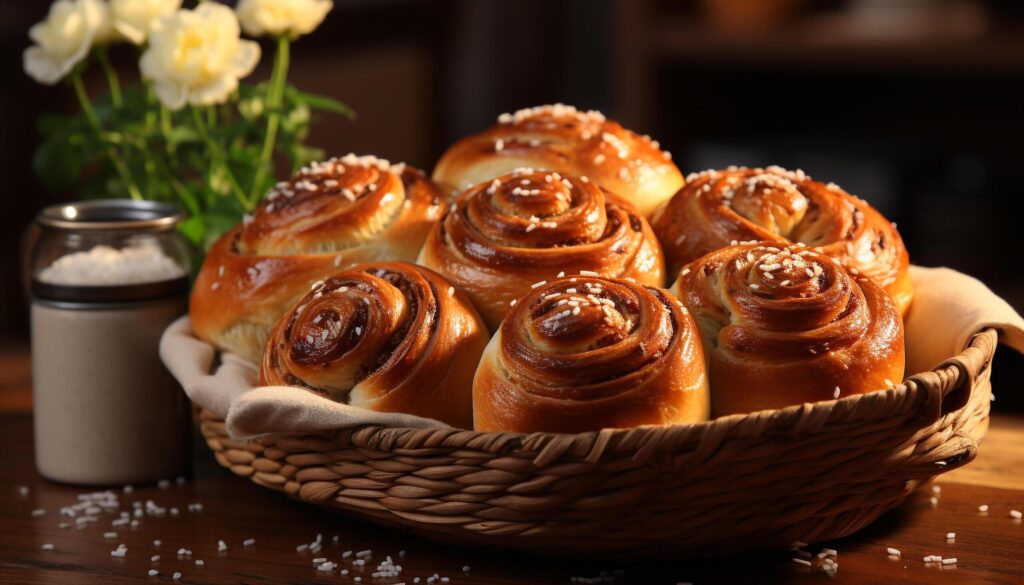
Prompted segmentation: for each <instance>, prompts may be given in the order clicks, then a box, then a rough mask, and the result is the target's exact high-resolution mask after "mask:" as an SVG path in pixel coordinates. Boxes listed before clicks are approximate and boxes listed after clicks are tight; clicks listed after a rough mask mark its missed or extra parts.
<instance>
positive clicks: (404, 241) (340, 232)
mask: <svg viewBox="0 0 1024 585" xmlns="http://www.w3.org/2000/svg"><path fill="white" fill-rule="evenodd" d="M443 208H444V201H443V197H442V192H441V190H440V189H439V188H438V187H437V185H436V184H435V183H433V182H432V181H430V180H429V179H427V178H426V176H425V175H424V174H423V173H422V172H421V171H418V170H415V169H412V168H410V167H406V166H405V165H391V164H389V163H388V162H387V161H385V160H382V159H377V158H376V157H356V156H354V155H349V156H346V157H343V158H341V159H331V160H328V161H326V162H323V163H314V164H313V165H311V166H309V167H307V168H305V169H303V170H301V171H299V172H298V173H296V175H295V177H294V178H293V179H292V180H291V181H290V182H282V183H279V184H278V186H277V187H276V188H275V189H274V190H273V191H271V192H270V193H269V194H268V195H267V197H266V199H265V200H264V201H263V203H262V204H261V205H260V206H259V208H258V209H257V210H256V212H255V213H254V215H253V216H252V217H251V218H247V221H246V222H245V224H243V225H241V226H238V227H236V228H234V229H233V230H231V231H230V232H228V233H227V234H225V235H224V236H223V237H221V239H220V240H218V241H217V242H216V243H215V244H214V246H213V248H212V249H211V250H210V252H209V254H208V255H207V257H206V260H205V261H204V263H203V266H202V268H201V269H200V271H199V275H198V276H197V278H196V283H195V287H194V288H193V291H192V302H191V305H190V309H189V312H190V316H191V319H192V327H193V329H194V330H195V332H196V334H197V335H198V336H199V337H200V338H202V339H204V340H206V341H208V342H210V343H212V344H213V345H215V346H216V347H218V348H219V349H221V350H225V351H230V352H233V353H236V354H239V355H241V356H243V357H246V358H248V359H251V360H253V361H257V360H259V356H260V355H261V354H262V352H263V344H264V341H265V340H266V335H267V333H268V332H269V330H270V328H271V327H272V326H273V324H274V322H275V321H276V320H277V318H278V317H279V316H280V315H281V313H283V312H284V311H285V309H287V308H288V306H289V305H291V304H292V303H293V302H294V301H295V299H296V298H298V297H299V296H300V295H302V294H303V293H305V292H306V291H307V290H309V285H310V284H311V283H312V282H314V281H316V280H318V279H320V278H323V277H324V276H326V275H327V274H330V273H331V272H334V271H337V270H339V267H345V266H350V265H352V264H355V263H360V262H371V261H375V260H406V261H410V262H411V261H413V260H415V259H416V254H417V253H418V252H419V249H420V247H421V246H422V245H423V241H424V239H426V235H427V233H428V232H429V230H430V227H431V226H432V225H433V224H434V223H435V222H436V220H437V218H439V217H440V216H441V212H442V210H443Z"/></svg>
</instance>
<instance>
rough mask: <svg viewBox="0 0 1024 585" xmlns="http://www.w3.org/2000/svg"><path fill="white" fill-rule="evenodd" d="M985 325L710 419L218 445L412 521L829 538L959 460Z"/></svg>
mask: <svg viewBox="0 0 1024 585" xmlns="http://www.w3.org/2000/svg"><path fill="white" fill-rule="evenodd" d="M996 343H997V334H996V332H995V331H993V330H986V331H984V332H982V333H979V334H978V335H976V336H975V337H974V338H973V339H972V340H971V342H970V344H969V346H968V347H967V348H966V349H965V350H964V351H963V352H962V353H960V354H959V355H957V356H955V357H953V358H951V359H949V360H947V361H946V362H944V363H943V364H941V365H940V366H939V367H937V368H935V370H933V371H931V372H924V373H920V374H916V375H914V376H911V377H910V378H908V379H906V380H905V381H904V382H903V383H902V384H900V385H898V386H896V387H895V388H892V389H888V390H884V391H878V392H873V393H870V394H862V395H854V396H848V397H844V398H841V399H839V400H833V401H827V402H819V403H814V404H803V405H800V406H793V407H789V408H785V409H781V410H772V411H764V412H757V413H753V414H749V415H733V416H728V417H723V418H719V419H716V420H712V421H709V422H705V423H699V424H692V425H675V426H662V427H640V428H634V429H614V430H613V429H608V430H603V431H600V432H592V433H582V434H576V435H566V434H556V433H533V434H529V435H524V434H519V433H481V432H474V431H464V430H457V429H403V428H384V427H380V426H363V427H356V428H350V429H343V430H338V431H335V432H332V433H329V434H325V435H318V436H310V435H306V436H282V435H269V436H264V437H260V438H258V439H255V440H248V441H239V440H233V439H231V438H230V437H229V436H228V434H227V431H226V430H225V425H224V421H223V420H219V419H218V418H216V417H215V416H214V415H213V414H212V413H210V412H209V411H206V410H201V411H200V413H199V419H200V428H201V431H202V433H203V436H204V438H205V439H206V442H207V444H208V445H209V446H210V448H211V449H212V450H213V453H214V455H215V456H216V458H217V461H218V462H219V463H220V464H221V465H223V466H225V467H227V468H229V469H231V471H233V472H234V473H236V474H238V475H241V476H244V477H248V478H250V479H252V481H254V482H256V483H258V484H260V485H262V486H265V487H268V488H271V489H274V490H278V491H282V492H284V493H286V494H288V495H290V496H291V497H293V498H297V499H300V500H303V501H306V502H310V503H314V504H319V505H323V506H326V507H328V508H330V509H332V510H335V511H338V512H343V513H346V514H350V515H355V516H358V517H362V518H364V519H368V520H371V521H374V522H377V523H379V524H385V525H390V526H396V527H401V528H403V529H406V530H408V531H411V532H415V533H417V534H420V535H422V536H424V537H427V538H431V539H434V540H440V541H445V542H452V543H458V544H464V545H469V546H476V547H487V548H505V549H521V550H528V551H532V552H536V553H540V554H543V555H548V556H559V557H577V558H587V557H599V556H604V555H606V554H607V553H609V552H614V553H616V557H617V558H620V559H621V558H636V559H639V558H672V557H685V556H694V555H700V554H706V553H711V552H719V553H720V552H723V551H738V550H750V549H759V548H774V547H781V546H787V545H789V544H790V543H791V542H793V541H796V540H800V541H804V542H816V541H823V540H830V539H834V538H839V537H842V536H845V535H848V534H851V533H853V532H856V531H857V530H859V529H860V528H862V527H864V526H866V525H867V524H869V523H871V522H872V521H873V520H875V519H876V518H878V517H879V516H880V515H881V514H882V513H884V512H885V511H886V510H889V509H890V508H892V507H894V506H896V505H897V504H899V503H900V502H901V501H902V500H903V499H904V498H905V497H906V496H908V495H909V494H910V493H911V492H912V491H913V490H915V489H916V488H918V487H919V486H920V485H922V484H923V483H925V482H927V481H929V480H930V479H931V478H932V477H934V476H936V475H938V474H941V473H944V472H946V471H949V470H951V469H955V468H957V467H959V466H961V465H964V464H966V463H968V462H970V461H971V460H972V459H973V458H974V457H975V455H976V454H977V448H978V443H979V442H980V440H981V439H982V437H983V435H984V434H985V431H986V429H987V427H988V412H989V401H990V396H991V383H990V375H991V367H990V365H991V361H992V356H993V354H994V352H995V348H996Z"/></svg>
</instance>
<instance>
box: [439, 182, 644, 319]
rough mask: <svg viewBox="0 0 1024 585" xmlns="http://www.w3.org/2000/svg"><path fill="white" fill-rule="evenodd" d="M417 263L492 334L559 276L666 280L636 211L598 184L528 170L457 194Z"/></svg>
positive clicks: (641, 280) (642, 280) (642, 220)
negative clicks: (455, 290)
mask: <svg viewBox="0 0 1024 585" xmlns="http://www.w3.org/2000/svg"><path fill="white" fill-rule="evenodd" d="M419 263H420V264H422V265H424V266H427V267H429V268H432V269H434V270H437V271H438V272H440V273H441V274H442V275H444V276H445V277H446V278H448V279H449V280H451V281H452V282H453V283H455V284H456V286H458V287H459V288H461V289H462V290H464V291H466V294H468V295H469V298H470V299H472V300H473V303H474V304H475V305H476V307H477V309H478V310H479V311H480V314H481V315H482V316H483V318H484V320H485V321H486V322H487V325H488V327H490V329H491V330H492V331H494V330H496V329H497V327H498V324H499V323H501V319H502V318H503V317H504V316H505V314H506V313H507V312H508V309H509V304H510V303H511V301H512V300H513V299H516V298H518V297H520V296H522V295H523V294H525V293H526V292H528V291H529V290H530V287H531V286H532V285H533V284H534V283H536V282H539V281H542V280H551V279H554V278H556V277H557V275H558V274H559V272H564V273H566V274H575V273H577V272H580V271H581V270H582V271H592V272H597V273H600V274H604V275H607V276H615V277H631V278H635V279H636V280H637V281H639V282H641V283H642V284H652V285H656V286H660V285H661V284H662V282H663V280H664V260H663V259H662V254H661V249H660V247H659V245H658V241H657V239H656V238H655V237H654V232H653V231H651V227H650V226H649V225H648V224H647V220H645V219H643V217H641V215H640V213H639V212H638V211H637V210H636V209H635V208H634V207H633V206H631V205H629V204H628V203H626V202H624V201H622V200H620V199H619V198H617V197H614V196H612V195H610V194H608V193H606V192H605V191H604V190H602V189H601V188H600V187H598V186H597V185H595V184H594V183H593V182H592V181H589V180H585V179H583V178H578V177H570V176H562V175H560V174H559V173H557V172H547V171H533V170H529V169H521V170H518V171H515V172H512V173H510V174H507V175H503V176H501V177H498V178H496V179H494V180H492V181H490V182H487V183H482V184H479V185H476V186H474V187H471V188H470V189H469V190H467V191H466V192H465V193H463V194H462V195H461V196H459V197H458V199H456V200H455V201H454V202H453V203H452V204H451V206H450V209H449V210H448V212H447V213H446V214H445V216H444V217H443V218H442V220H441V221H440V222H438V223H437V225H436V226H435V227H434V229H433V230H432V231H431V233H430V235H429V236H428V237H427V241H426V243H425V244H424V246H423V251H422V252H421V253H420V258H419Z"/></svg>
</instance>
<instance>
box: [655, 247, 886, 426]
mask: <svg viewBox="0 0 1024 585" xmlns="http://www.w3.org/2000/svg"><path fill="white" fill-rule="evenodd" d="M672 293H673V294H675V295H676V296H678V297H679V299H680V300H681V301H682V302H683V304H684V305H685V306H686V307H687V308H688V309H689V310H690V312H691V313H692V314H693V316H694V318H695V319H696V320H697V324H698V325H699V326H700V329H701V332H702V334H703V338H704V344H705V347H706V348H707V350H708V354H709V358H708V368H709V370H710V375H711V388H712V394H711V411H712V414H713V415H714V416H723V415H727V414H736V413H745V412H753V411H757V410H766V409H774V408H782V407H785V406H789V405H793V404H801V403H804V402H814V401H819V400H831V399H833V398H839V397H841V396H846V395H849V394H861V393H865V392H871V391H873V390H879V389H883V388H886V387H890V386H892V385H893V384H894V383H899V382H900V381H901V380H902V379H903V367H904V347H903V321H902V320H901V319H900V314H899V310H898V309H897V308H896V303H895V301H894V300H893V299H892V297H890V296H889V295H888V294H886V293H885V291H884V290H882V288H881V287H880V286H878V284H876V283H875V281H873V280H872V279H870V278H867V277H866V276H863V275H859V276H855V275H852V274H850V273H849V272H847V270H846V269H845V268H844V267H843V266H842V264H841V262H839V260H837V259H836V258H833V257H829V256H826V255H824V254H821V253H819V252H816V251H815V250H814V249H812V248H809V247H807V246H803V245H801V244H797V245H790V246H776V245H774V244H773V243H771V242H764V243H753V244H741V245H734V246H728V247H726V248H722V249H720V250H716V251H714V252H711V253H710V254H707V255H706V256H703V257H701V258H699V259H698V260H696V261H694V262H692V263H690V264H687V265H686V267H684V268H683V270H682V272H681V273H680V276H679V279H678V280H677V281H676V283H675V285H674V286H673V287H672Z"/></svg>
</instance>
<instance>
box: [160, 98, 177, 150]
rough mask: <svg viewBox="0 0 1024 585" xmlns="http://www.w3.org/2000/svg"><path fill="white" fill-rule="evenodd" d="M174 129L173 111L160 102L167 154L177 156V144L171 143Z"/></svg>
mask: <svg viewBox="0 0 1024 585" xmlns="http://www.w3.org/2000/svg"><path fill="white" fill-rule="evenodd" d="M173 131H174V124H173V121H172V120H171V111H170V110H168V109H167V106H165V105H163V104H160V132H161V133H162V134H163V135H164V143H165V144H166V146H167V155H168V156H172V157H173V156H175V154H177V152H176V151H177V149H178V148H177V146H175V145H173V144H171V132H173Z"/></svg>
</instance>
